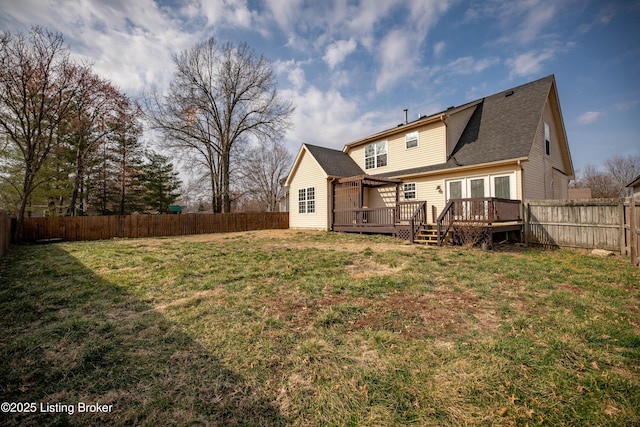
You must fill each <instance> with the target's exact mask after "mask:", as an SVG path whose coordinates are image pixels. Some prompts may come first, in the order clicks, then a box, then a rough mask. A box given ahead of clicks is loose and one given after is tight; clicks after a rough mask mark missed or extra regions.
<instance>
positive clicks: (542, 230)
mask: <svg viewBox="0 0 640 427" xmlns="http://www.w3.org/2000/svg"><path fill="white" fill-rule="evenodd" d="M525 240H526V242H527V243H537V244H542V245H545V246H561V247H573V248H587V249H594V248H598V249H607V250H610V251H618V252H621V253H623V254H624V252H625V234H624V200H622V199H620V200H617V199H587V200H527V201H525Z"/></svg>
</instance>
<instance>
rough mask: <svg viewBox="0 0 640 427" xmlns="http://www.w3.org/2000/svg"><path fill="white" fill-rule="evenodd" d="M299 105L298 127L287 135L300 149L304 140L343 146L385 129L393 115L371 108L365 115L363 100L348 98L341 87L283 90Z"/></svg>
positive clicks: (291, 146)
mask: <svg viewBox="0 0 640 427" xmlns="http://www.w3.org/2000/svg"><path fill="white" fill-rule="evenodd" d="M280 95H281V96H282V97H283V98H284V99H288V100H290V101H292V102H293V103H294V105H296V110H295V113H294V116H293V122H294V127H293V129H292V130H291V131H289V133H288V134H287V146H288V148H289V150H290V151H292V152H294V153H295V152H297V150H298V149H299V148H300V144H301V143H309V144H314V145H321V146H324V147H330V148H335V149H342V147H343V146H344V144H346V143H348V142H351V141H354V140H356V139H358V138H361V137H362V136H363V135H368V134H371V133H373V132H377V131H379V130H381V129H384V127H385V126H387V125H389V126H390V123H387V122H388V119H389V115H388V114H384V113H382V112H378V111H371V110H368V112H367V113H365V114H362V112H361V109H360V106H359V103H358V102H359V101H358V99H355V98H345V97H344V96H342V94H341V93H340V92H339V91H338V90H334V89H330V90H321V89H319V88H317V87H315V86H309V87H307V88H306V90H304V91H298V90H295V89H285V90H282V91H280Z"/></svg>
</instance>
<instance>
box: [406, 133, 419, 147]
mask: <svg viewBox="0 0 640 427" xmlns="http://www.w3.org/2000/svg"><path fill="white" fill-rule="evenodd" d="M404 146H405V147H406V148H414V147H417V146H418V132H417V131H416V132H409V133H408V134H406V135H405V137H404Z"/></svg>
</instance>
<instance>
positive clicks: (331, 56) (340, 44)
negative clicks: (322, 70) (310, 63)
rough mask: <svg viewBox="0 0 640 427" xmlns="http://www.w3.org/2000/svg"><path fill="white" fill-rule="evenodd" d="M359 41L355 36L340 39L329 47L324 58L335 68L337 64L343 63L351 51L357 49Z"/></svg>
mask: <svg viewBox="0 0 640 427" xmlns="http://www.w3.org/2000/svg"><path fill="white" fill-rule="evenodd" d="M356 47H357V43H356V41H355V40H354V39H353V38H350V39H349V40H339V41H337V42H335V43H332V44H330V45H329V46H328V47H327V53H326V54H325V55H324V57H323V58H322V59H324V61H325V62H326V63H327V65H329V68H331V69H333V68H335V66H336V65H338V64H340V63H342V61H344V59H345V58H346V57H347V55H349V54H350V53H351V52H353V51H354V50H356Z"/></svg>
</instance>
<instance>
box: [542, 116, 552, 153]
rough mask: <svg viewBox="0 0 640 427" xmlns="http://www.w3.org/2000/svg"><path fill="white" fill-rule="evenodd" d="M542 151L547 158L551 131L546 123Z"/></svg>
mask: <svg viewBox="0 0 640 427" xmlns="http://www.w3.org/2000/svg"><path fill="white" fill-rule="evenodd" d="M544 151H545V153H546V154H547V156H550V155H551V130H550V129H549V124H548V123H545V124H544Z"/></svg>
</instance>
